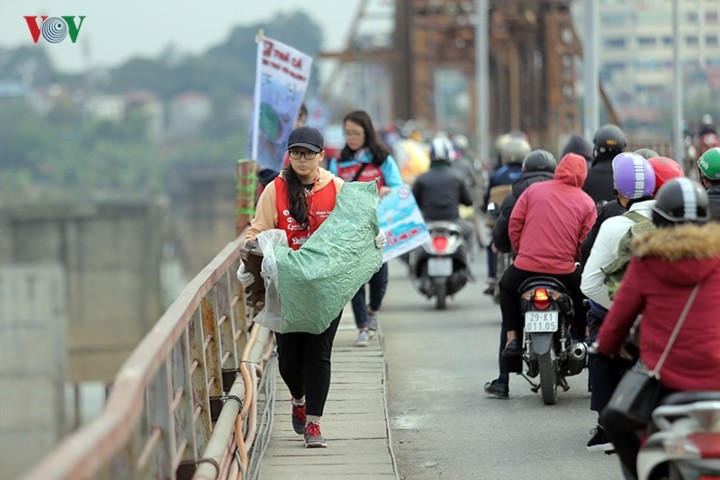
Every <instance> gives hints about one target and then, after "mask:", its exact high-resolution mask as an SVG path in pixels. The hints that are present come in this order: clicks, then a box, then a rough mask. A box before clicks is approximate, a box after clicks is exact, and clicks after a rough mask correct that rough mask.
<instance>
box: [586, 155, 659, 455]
mask: <svg viewBox="0 0 720 480" xmlns="http://www.w3.org/2000/svg"><path fill="white" fill-rule="evenodd" d="M612 168H613V182H614V185H615V191H616V192H617V194H616V195H617V201H618V203H619V204H620V205H621V206H622V207H623V208H626V209H628V211H629V212H636V213H635V215H638V214H639V215H641V217H639V218H647V219H650V218H652V210H651V207H652V205H653V204H654V201H653V193H654V192H655V172H654V170H653V168H652V166H651V164H650V162H649V161H647V160H645V159H644V158H643V157H641V156H640V155H638V154H636V153H630V152H623V153H619V154H618V155H616V156H615V158H614V159H613V161H612ZM636 221H637V220H634V219H633V218H631V217H629V216H627V214H623V215H616V216H614V217H612V218H608V219H607V221H605V222H604V223H603V224H602V226H601V227H600V229H599V231H598V234H597V238H596V239H595V241H594V243H593V246H592V250H591V251H590V256H589V258H588V260H587V262H586V263H585V266H584V268H583V272H582V281H581V283H580V289H581V290H582V292H583V293H584V294H585V295H586V296H587V298H588V303H589V305H590V309H589V311H588V313H587V322H588V331H589V342H590V343H593V342H595V340H596V339H597V333H598V331H599V329H600V325H602V322H603V319H604V318H605V315H606V314H607V309H609V308H610V305H611V304H612V301H611V299H610V296H609V293H608V288H607V286H606V285H605V273H604V271H603V267H605V266H607V265H609V264H610V263H612V262H613V261H615V260H616V259H617V258H618V247H619V245H620V240H621V239H622V237H623V236H624V235H625V234H626V233H627V232H628V230H629V229H630V227H632V226H633V225H634V224H635V222H636ZM629 366H630V365H628V364H627V361H624V360H623V359H619V360H617V361H613V360H611V359H608V358H607V357H598V356H597V355H592V354H591V355H590V356H589V357H588V373H589V379H590V386H591V390H590V410H593V411H595V412H597V413H598V416H599V415H600V412H602V409H603V408H605V405H607V403H608V401H609V400H610V396H611V395H612V393H613V391H614V390H615V387H616V386H617V384H618V383H619V382H620V378H621V377H622V374H623V373H624V372H625V370H627V368H629ZM587 449H588V450H590V451H609V450H611V449H612V444H611V443H610V442H609V440H608V439H607V436H606V434H605V429H604V428H603V426H602V425H601V424H600V421H599V419H598V424H597V426H596V427H595V428H594V429H593V431H592V437H591V438H590V440H589V441H588V443H587Z"/></svg>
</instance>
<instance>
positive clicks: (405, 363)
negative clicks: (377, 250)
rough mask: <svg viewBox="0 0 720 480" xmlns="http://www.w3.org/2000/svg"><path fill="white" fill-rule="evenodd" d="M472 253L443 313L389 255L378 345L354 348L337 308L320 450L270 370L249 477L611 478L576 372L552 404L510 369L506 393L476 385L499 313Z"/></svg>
mask: <svg viewBox="0 0 720 480" xmlns="http://www.w3.org/2000/svg"><path fill="white" fill-rule="evenodd" d="M477 257H478V258H476V261H475V263H474V264H473V271H474V273H475V276H476V277H477V279H478V281H477V283H474V284H468V285H467V286H466V288H465V289H463V290H462V291H461V292H459V293H458V295H457V296H456V297H455V298H453V299H449V300H448V307H447V310H445V311H436V310H434V303H432V302H431V301H430V300H427V299H425V298H423V297H421V296H420V294H418V293H417V292H416V291H415V290H414V289H413V287H412V285H411V283H410V280H409V278H408V276H407V268H406V267H405V265H404V264H403V263H401V262H400V261H399V260H394V261H392V262H390V282H389V285H388V294H387V296H386V297H385V301H384V304H383V308H382V311H381V315H380V320H379V321H380V335H379V336H378V337H382V342H380V341H379V340H380V339H379V338H378V337H376V338H374V339H372V340H371V342H370V345H369V346H368V347H366V348H359V347H355V346H354V345H353V341H354V339H355V335H356V330H355V326H354V319H353V316H352V310H351V309H350V308H349V307H348V308H346V309H345V313H344V315H343V319H342V321H341V323H340V328H339V329H338V333H337V336H336V338H335V343H334V347H333V364H332V368H333V377H332V384H331V386H330V393H329V396H328V401H327V404H326V406H325V415H324V417H323V421H322V431H323V435H324V436H325V438H326V439H327V441H328V448H327V449H305V448H303V447H302V437H301V436H299V435H296V434H295V433H293V432H292V428H291V426H290V407H289V402H288V398H289V394H288V393H287V388H286V387H285V385H284V384H283V382H282V379H281V378H280V376H279V375H277V376H276V377H277V378H276V382H275V385H276V389H277V391H276V395H275V412H274V415H273V417H274V426H273V428H272V433H271V440H270V442H269V446H268V449H267V451H266V452H265V454H264V456H263V459H262V460H261V464H262V467H261V470H260V476H259V477H258V478H261V479H263V480H276V479H277V480H290V479H308V478H313V479H333V480H337V479H368V480H376V479H388V480H392V479H397V478H400V479H402V480H423V479H434V480H435V479H449V480H475V479H493V480H495V479H497V480H505V479H515V478H531V479H537V480H550V479H553V480H565V479H568V480H577V479H582V480H600V479H619V478H621V474H620V469H619V466H618V462H617V458H616V456H614V455H613V456H608V455H605V454H603V453H597V452H594V453H590V452H588V451H586V450H585V444H586V443H587V440H588V439H589V437H590V435H589V430H590V429H591V428H592V427H593V426H594V425H595V419H596V416H595V414H594V413H593V412H591V411H590V410H589V409H588V406H589V394H588V393H587V374H586V372H583V373H582V374H581V375H579V376H576V377H571V378H570V379H569V380H570V385H571V389H570V390H569V391H568V392H562V391H561V392H560V399H559V401H558V403H557V405H553V406H545V405H543V404H542V400H541V399H540V396H539V394H536V393H532V392H531V391H530V386H529V384H528V383H527V382H526V381H525V380H524V379H523V378H522V377H519V376H512V377H511V380H510V397H511V398H510V399H509V400H498V399H491V398H487V397H486V396H485V393H484V391H483V384H484V383H485V382H486V381H488V380H489V379H491V378H494V377H495V376H496V375H497V348H498V340H499V322H500V313H499V308H498V307H497V305H495V304H494V303H493V302H492V299H490V297H488V296H486V295H483V294H482V290H483V289H484V281H483V279H484V278H485V271H484V257H483V258H480V257H479V256H477ZM388 427H389V435H388Z"/></svg>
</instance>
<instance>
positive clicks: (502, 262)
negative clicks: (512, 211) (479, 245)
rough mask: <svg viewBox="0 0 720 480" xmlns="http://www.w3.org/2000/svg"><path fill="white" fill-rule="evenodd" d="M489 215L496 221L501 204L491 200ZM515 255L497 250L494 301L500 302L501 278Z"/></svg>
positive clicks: (488, 209)
mask: <svg viewBox="0 0 720 480" xmlns="http://www.w3.org/2000/svg"><path fill="white" fill-rule="evenodd" d="M487 213H488V216H489V217H490V218H491V219H492V220H493V221H496V220H497V219H498V217H499V216H500V205H498V204H496V203H495V202H490V203H489V204H488V208H487ZM512 262H513V257H512V253H511V252H496V253H495V278H497V279H498V281H496V282H495V285H494V288H493V301H494V302H495V303H500V282H499V279H501V278H502V276H503V273H505V270H507V268H508V267H509V266H510V265H512Z"/></svg>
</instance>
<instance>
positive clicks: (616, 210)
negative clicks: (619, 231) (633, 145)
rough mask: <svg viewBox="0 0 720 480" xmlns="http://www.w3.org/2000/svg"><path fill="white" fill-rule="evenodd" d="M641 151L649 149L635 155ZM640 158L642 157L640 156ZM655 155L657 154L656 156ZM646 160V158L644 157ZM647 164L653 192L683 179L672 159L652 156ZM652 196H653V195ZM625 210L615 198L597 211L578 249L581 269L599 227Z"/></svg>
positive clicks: (680, 170)
mask: <svg viewBox="0 0 720 480" xmlns="http://www.w3.org/2000/svg"><path fill="white" fill-rule="evenodd" d="M641 150H649V149H642V148H641V149H640V150H636V151H635V153H638V152H639V151H641ZM640 155H641V156H644V155H642V154H640ZM656 155H657V154H656ZM646 158H647V157H646ZM648 162H650V165H651V166H652V168H653V171H654V172H655V192H657V191H658V189H659V188H660V187H661V186H662V185H663V184H664V183H665V182H667V181H668V180H670V179H672V178H677V177H684V176H685V174H684V173H683V171H682V167H681V166H680V165H679V164H678V163H677V162H676V161H675V160H673V159H671V158H667V157H659V156H653V157H650V158H649V159H648ZM653 195H654V194H653ZM626 210H627V209H626V208H625V207H623V206H622V205H620V203H619V202H618V200H617V198H616V199H615V200H612V201H610V202H608V203H606V204H605V205H603V206H602V207H600V210H598V218H597V220H595V225H593V228H592V230H590V233H589V234H588V236H587V238H586V239H585V241H583V244H582V246H581V247H580V250H581V253H582V255H581V256H582V260H581V261H580V263H581V265H582V267H583V269H584V268H585V264H586V263H587V259H588V257H589V256H590V250H591V249H592V246H593V244H594V243H595V238H596V237H597V234H598V231H599V230H600V226H601V225H602V224H603V222H605V220H607V219H608V218H611V217H614V216H616V215H622V214H623V213H625V212H626Z"/></svg>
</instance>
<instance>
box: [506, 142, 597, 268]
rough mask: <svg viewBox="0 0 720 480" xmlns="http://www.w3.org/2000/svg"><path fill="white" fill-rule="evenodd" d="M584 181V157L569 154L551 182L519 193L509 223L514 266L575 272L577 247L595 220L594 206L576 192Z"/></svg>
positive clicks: (585, 194)
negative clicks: (514, 253) (515, 254)
mask: <svg viewBox="0 0 720 480" xmlns="http://www.w3.org/2000/svg"><path fill="white" fill-rule="evenodd" d="M586 177H587V162H586V161H585V159H584V158H583V157H581V156H580V155H576V154H574V153H568V154H567V155H565V156H564V157H563V158H562V160H561V161H560V163H559V164H558V166H557V169H556V170H555V176H554V177H553V179H552V180H549V181H547V182H537V183H534V184H532V185H530V186H529V187H528V188H527V189H526V190H525V191H524V192H523V193H522V194H521V195H520V197H519V198H518V201H517V203H516V204H515V206H514V207H513V209H512V213H511V214H510V223H509V225H508V235H509V236H510V242H511V243H512V247H513V250H515V251H516V252H517V256H516V257H515V260H514V262H513V263H514V265H515V266H516V267H517V268H519V269H521V270H526V271H529V272H545V273H551V274H566V273H571V272H573V271H574V270H575V262H576V261H579V259H580V244H581V243H582V241H583V240H584V239H585V237H586V236H587V234H588V233H589V232H590V229H591V228H592V226H593V224H594V223H595V218H596V217H597V209H596V208H595V202H593V200H592V198H590V196H589V195H588V194H587V193H585V192H583V190H582V188H581V187H582V185H583V183H585V178H586Z"/></svg>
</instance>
